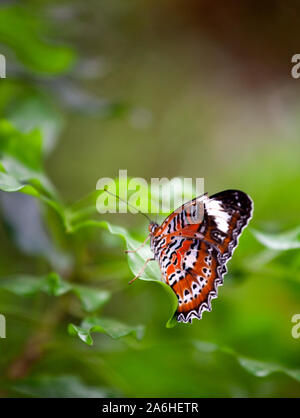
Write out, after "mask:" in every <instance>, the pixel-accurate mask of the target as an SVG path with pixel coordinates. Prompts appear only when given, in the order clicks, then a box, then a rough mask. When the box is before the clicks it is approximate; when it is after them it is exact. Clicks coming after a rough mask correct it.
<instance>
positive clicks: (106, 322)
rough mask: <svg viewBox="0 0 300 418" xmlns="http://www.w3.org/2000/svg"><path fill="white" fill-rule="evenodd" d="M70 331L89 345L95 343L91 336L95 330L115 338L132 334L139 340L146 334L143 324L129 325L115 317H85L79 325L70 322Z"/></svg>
mask: <svg viewBox="0 0 300 418" xmlns="http://www.w3.org/2000/svg"><path fill="white" fill-rule="evenodd" d="M68 331H69V333H70V335H74V336H78V337H79V338H80V339H81V340H82V341H83V342H85V343H86V344H88V345H93V338H92V336H91V333H93V332H97V333H101V334H106V335H108V336H110V337H111V338H113V339H119V338H122V337H126V336H129V335H131V336H133V337H135V338H136V339H137V340H140V339H142V337H143V335H144V327H143V326H142V325H137V326H129V325H126V324H123V323H121V322H119V321H116V320H115V319H110V318H96V317H90V318H86V319H84V320H83V322H82V323H81V325H80V326H79V327H78V326H76V325H74V324H69V326H68Z"/></svg>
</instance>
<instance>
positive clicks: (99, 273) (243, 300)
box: [0, 0, 300, 397]
mask: <svg viewBox="0 0 300 418" xmlns="http://www.w3.org/2000/svg"><path fill="white" fill-rule="evenodd" d="M299 20H300V7H299V4H298V2H296V1H287V2H280V1H263V2H261V1H248V0H247V1H241V2H239V3H237V2H234V1H227V2H226V3H224V2H221V1H214V2H210V1H208V0H189V1H183V0H161V1H160V2H152V1H150V0H128V1H124V0H114V1H109V0H101V1H99V0H98V1H96V0H87V1H85V2H82V1H77V0H73V1H68V0H64V1H54V0H53V1H51V0H47V1H43V2H40V1H35V0H27V1H20V2H18V1H2V2H1V7H0V52H1V53H2V54H4V55H5V57H6V62H7V78H6V79H1V80H0V112H1V127H0V155H1V160H0V162H1V167H2V170H1V173H2V175H3V178H1V182H0V186H1V189H2V190H4V191H3V192H1V198H0V209H1V215H0V234H1V240H0V313H1V314H3V315H5V317H6V321H7V330H6V333H7V335H6V336H7V338H6V339H1V340H0V353H1V355H0V368H1V373H0V387H1V389H0V390H1V392H0V395H1V396H2V397H14V396H30V397H36V396H47V397H49V396H55V397H56V396H58V397H59V396H60V397H64V396H83V397H85V396H88V397H91V396H127V397H205V396H209V397H219V396H222V397H298V396H299V395H300V339H295V338H293V337H292V334H291V331H292V326H293V323H292V322H291V319H292V316H293V315H295V314H300V299H299V298H300V270H299V267H300V254H299V247H300V230H299V222H300V219H299V210H300V194H299V183H300V166H299V165H300V141H299V138H300V125H299V112H300V100H299V92H300V80H297V79H293V78H292V76H291V68H292V63H291V58H292V56H293V55H294V54H296V53H300V45H299V36H298V28H299V23H300V22H299ZM36 129H38V131H37V130H36ZM26 138H27V139H26ZM36 138H37V139H36ZM27 140H28V143H27V142H26V141H27ZM41 140H42V155H43V157H41V155H40V154H41V153H40V149H39V146H38V145H36V144H40V142H39V141H41ZM18 141H19V142H18ZM8 144H15V145H14V146H10V145H8ZM16 144H17V145H16ZM18 144H20V147H19V146H18ZM24 144H25V146H24ZM11 160H13V161H14V163H15V162H16V161H17V164H19V165H20V164H21V165H22V167H23V169H22V170H23V171H22V170H19V169H18V170H16V169H14V167H15V166H14V165H11V164H10V163H9V162H10V161H11ZM41 160H43V162H41ZM7 161H9V162H7ZM19 165H18V167H19ZM11 167H13V168H11ZM24 167H26V170H27V171H26V175H25V174H24V173H25V171H24ZM119 169H127V170H128V175H129V176H132V177H144V178H146V179H148V180H150V178H151V177H168V178H172V177H177V176H182V177H193V178H195V177H203V178H204V179H205V191H207V192H208V193H209V194H213V193H216V192H217V191H221V190H223V189H228V188H240V189H241V190H244V191H245V192H247V193H249V195H250V196H251V197H252V199H253V200H254V204H255V212H254V218H253V220H252V221H251V224H250V227H249V228H248V229H247V230H246V231H245V232H244V234H243V236H242V238H241V240H240V245H239V247H238V249H237V250H236V252H235V255H234V257H233V259H232V260H231V261H230V263H229V273H228V274H227V276H226V280H225V285H224V286H223V287H222V288H221V289H220V291H219V298H218V299H217V300H214V301H213V311H212V312H211V313H206V314H204V317H203V319H202V320H201V321H194V323H193V324H192V325H191V326H189V325H179V326H176V327H174V328H171V329H169V328H166V326H165V324H166V322H167V320H168V318H169V316H170V314H171V306H170V305H171V304H170V299H169V297H168V295H167V293H166V292H165V289H163V287H162V286H159V285H157V283H155V282H153V281H152V282H150V281H149V282H146V281H141V280H138V281H136V282H135V284H134V285H133V286H130V287H129V286H128V285H127V282H128V280H129V279H130V278H132V271H131V269H130V267H129V266H128V263H127V259H126V257H125V255H124V253H123V250H124V248H125V246H124V240H122V239H121V237H119V236H117V235H114V234H112V233H110V232H109V231H107V230H106V229H105V228H102V227H100V228H99V227H98V226H99V225H98V224H97V226H96V224H95V225H94V227H93V225H91V223H90V224H89V226H88V227H86V228H84V227H80V228H78V229H76V228H75V227H74V228H73V229H72V225H73V226H74V225H75V223H74V224H72V222H73V218H72V219H71V215H74V213H77V212H76V210H77V209H78V208H77V207H76V205H75V209H74V206H72V205H73V204H74V202H78V201H80V203H79V204H78V205H79V208H80V209H82V208H83V210H82V212H80V216H79V218H80V219H81V218H84V220H85V221H87V222H89V221H90V220H91V219H94V220H97V221H101V220H104V219H105V220H109V221H110V222H111V223H112V224H114V225H120V226H122V227H123V228H125V229H126V231H130V233H131V235H132V236H134V237H135V238H136V239H139V240H142V239H143V238H144V237H145V236H146V234H147V224H146V223H145V222H144V220H143V219H140V218H142V217H139V216H135V215H130V214H127V215H111V216H105V217H101V216H100V215H98V216H97V215H94V214H93V209H94V206H95V204H94V200H93V198H94V197H95V196H94V195H93V192H94V191H95V188H96V182H97V180H98V179H99V178H100V177H117V176H118V171H119ZM28 170H31V171H30V175H29V174H28V173H29V171H28ZM36 173H38V175H37V174H36ZM6 174H7V176H8V175H9V176H10V177H9V181H10V183H9V185H8V183H5V181H7V179H8V177H7V176H6ZM41 176H43V178H42V179H41ZM12 178H13V180H12ZM37 178H38V179H39V181H37V180H36V179H37ZM45 179H46V180H45ZM15 182H20V184H19V183H18V184H17V185H16V183H15ZM49 182H51V184H53V185H54V186H53V187H54V188H55V190H56V191H53V189H52V187H50V186H49ZM25 184H31V185H33V187H34V188H35V190H38V192H37V193H36V194H38V197H37V198H34V197H32V196H31V195H30V194H32V190H28V189H26V188H25V189H24V188H23V186H24V185H25ZM50 189H51V192H50V191H49V190H50ZM17 190H18V191H19V192H20V191H21V192H25V193H19V192H15V191H17ZM7 191H10V192H11V193H7ZM28 193H29V194H28ZM90 193H92V195H90ZM85 196H90V197H88V198H85V199H83V200H82V198H84V197H85ZM49 200H51V202H52V201H57V202H59V204H60V205H61V206H60V209H57V207H56V206H55V205H54V204H51V203H50V205H49ZM73 209H74V211H75V212H74V211H73ZM70 214H71V215H70ZM70 219H71V220H70ZM74 219H75V220H76V216H75V215H74ZM74 222H75V221H74ZM86 226H87V225H86ZM258 231H259V232H258ZM50 273H51V274H50ZM49 274H50V275H49ZM72 289H73V290H72ZM86 317H89V318H90V317H92V318H93V319H92V320H91V319H89V321H87V320H86V323H91V321H93V320H94V321H96V322H97V321H98V322H97V324H98V325H99V327H100V328H99V327H98V329H95V328H94V330H96V331H99V333H97V334H94V335H93V340H94V344H93V345H92V346H90V345H88V344H85V342H84V341H82V340H84V339H85V341H86V342H91V341H90V340H89V337H90V335H89V334H88V333H87V332H86V323H85V326H84V323H83V324H81V323H82V320H83V319H84V318H86ZM101 321H102V322H101ZM70 323H72V324H73V327H70V326H69V332H68V324H70ZM80 324H81V325H83V326H82V329H85V331H82V332H81V337H82V338H78V335H74V334H78V332H77V331H78V328H76V327H78V326H79V325H80ZM137 326H138V328H136V327H137ZM76 330H77V331H76ZM142 330H143V332H142ZM79 334H80V333H79ZM142 334H143V335H142Z"/></svg>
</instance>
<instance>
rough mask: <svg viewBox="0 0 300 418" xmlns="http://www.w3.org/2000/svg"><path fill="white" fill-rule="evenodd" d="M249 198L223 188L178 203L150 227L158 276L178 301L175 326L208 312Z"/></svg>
mask: <svg viewBox="0 0 300 418" xmlns="http://www.w3.org/2000/svg"><path fill="white" fill-rule="evenodd" d="M252 208H253V204H252V201H251V199H250V198H249V196H248V195H247V194H246V193H244V192H241V191H239V190H226V191H223V192H220V193H217V194H216V195H213V196H211V197H208V196H207V195H206V194H205V195H203V196H200V197H197V198H195V199H193V200H191V201H190V202H187V203H186V204H184V205H182V206H181V207H180V208H179V209H177V210H176V211H174V212H173V213H171V215H169V216H168V217H167V218H166V219H165V221H164V222H163V223H162V224H161V226H159V225H158V224H156V223H150V225H149V231H150V239H151V241H150V246H151V250H152V252H153V254H154V258H155V259H156V260H157V261H158V263H159V266H160V269H161V272H162V276H163V279H164V281H165V282H166V284H167V285H169V286H170V287H171V288H172V289H173V291H174V292H175V294H176V296H177V298H178V309H177V312H176V316H177V320H178V321H179V322H192V319H193V318H197V319H201V317H202V313H203V311H205V310H208V311H210V310H211V300H212V299H214V298H216V297H217V295H218V286H220V285H222V284H223V277H224V274H225V273H226V272H227V268H226V263H227V261H228V260H229V259H230V258H231V256H232V253H233V251H234V249H235V248H236V246H237V244H238V237H239V236H240V234H241V232H242V230H243V229H244V228H245V226H246V225H247V224H248V222H249V220H250V219H251V216H252Z"/></svg>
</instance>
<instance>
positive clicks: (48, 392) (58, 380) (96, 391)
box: [6, 375, 109, 398]
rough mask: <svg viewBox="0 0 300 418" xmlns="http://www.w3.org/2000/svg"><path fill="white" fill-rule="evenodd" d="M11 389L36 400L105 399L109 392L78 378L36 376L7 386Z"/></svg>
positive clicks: (68, 376)
mask: <svg viewBox="0 0 300 418" xmlns="http://www.w3.org/2000/svg"><path fill="white" fill-rule="evenodd" d="M6 386H7V387H9V388H10V389H12V390H14V391H16V392H18V393H20V394H22V395H25V396H30V397H34V398H104V397H107V396H109V392H108V391H107V390H106V389H104V388H102V387H95V386H89V385H87V384H86V383H84V382H83V381H82V380H81V379H79V378H78V377H76V376H70V375H63V376H45V375H42V376H35V377H30V378H27V379H23V380H21V381H19V382H14V383H11V384H7V385H6Z"/></svg>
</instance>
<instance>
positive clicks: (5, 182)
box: [0, 172, 24, 192]
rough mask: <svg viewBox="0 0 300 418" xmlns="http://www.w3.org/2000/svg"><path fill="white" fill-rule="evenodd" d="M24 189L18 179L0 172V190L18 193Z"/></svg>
mask: <svg viewBox="0 0 300 418" xmlns="http://www.w3.org/2000/svg"><path fill="white" fill-rule="evenodd" d="M23 188H24V184H22V183H20V182H19V181H18V180H17V179H16V178H14V177H13V176H10V175H9V174H6V173H3V172H2V173H1V172H0V190H2V191H3V192H18V191H19V190H21V189H23Z"/></svg>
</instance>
